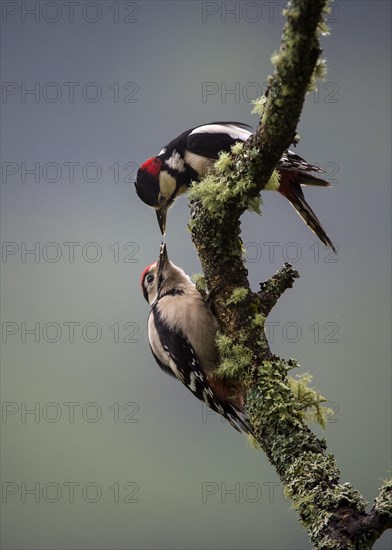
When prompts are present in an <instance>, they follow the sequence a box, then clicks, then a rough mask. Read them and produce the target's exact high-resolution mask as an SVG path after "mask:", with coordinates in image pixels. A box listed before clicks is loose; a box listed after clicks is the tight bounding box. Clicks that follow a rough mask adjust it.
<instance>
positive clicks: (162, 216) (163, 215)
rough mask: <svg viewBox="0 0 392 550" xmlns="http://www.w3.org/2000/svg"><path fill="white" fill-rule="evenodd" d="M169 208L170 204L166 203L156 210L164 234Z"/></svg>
mask: <svg viewBox="0 0 392 550" xmlns="http://www.w3.org/2000/svg"><path fill="white" fill-rule="evenodd" d="M168 209H169V205H167V204H164V205H163V206H162V207H161V208H160V209H159V210H157V211H156V213H157V219H158V224H159V229H160V230H161V233H162V235H164V234H165V233H166V216H167V211H168Z"/></svg>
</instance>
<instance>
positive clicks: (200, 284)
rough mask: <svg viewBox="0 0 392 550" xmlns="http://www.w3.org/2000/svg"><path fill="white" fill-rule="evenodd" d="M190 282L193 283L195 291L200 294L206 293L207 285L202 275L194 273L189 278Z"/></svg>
mask: <svg viewBox="0 0 392 550" xmlns="http://www.w3.org/2000/svg"><path fill="white" fill-rule="evenodd" d="M191 280H192V282H194V283H195V285H196V288H197V290H198V291H199V292H200V293H201V294H205V293H206V291H207V284H206V280H205V277H204V275H203V273H194V274H193V275H192V277H191Z"/></svg>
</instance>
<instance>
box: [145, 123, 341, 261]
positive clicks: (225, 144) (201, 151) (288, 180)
mask: <svg viewBox="0 0 392 550" xmlns="http://www.w3.org/2000/svg"><path fill="white" fill-rule="evenodd" d="M251 135H252V132H251V127H250V126H249V125H248V124H242V123H240V122H212V123H210V124H203V125H202V126H196V127H195V128H191V129H189V130H187V131H186V132H183V133H182V134H180V135H179V136H178V137H176V138H175V139H173V140H172V141H171V142H170V143H168V144H167V145H166V146H165V147H164V148H163V149H162V150H161V151H160V153H159V154H158V156H156V157H152V158H150V159H148V160H146V162H144V163H143V164H142V165H141V166H140V168H139V170H138V172H137V177H136V182H135V187H136V192H137V194H138V195H139V197H140V198H141V200H142V201H143V202H145V203H146V204H148V205H149V206H152V207H153V208H155V210H156V214H157V218H158V223H159V227H160V229H161V232H162V234H164V233H165V230H166V216H167V211H168V209H169V207H170V206H171V205H172V204H173V202H174V200H175V199H176V197H177V196H178V195H181V194H182V193H185V192H186V191H187V189H188V188H189V186H190V185H191V182H192V181H198V180H200V179H202V178H203V177H204V176H205V175H206V174H207V172H208V171H209V170H211V169H212V168H213V166H214V163H215V161H216V160H217V159H218V157H219V153H220V152H221V151H226V152H229V151H230V149H231V146H232V145H234V144H235V143H237V142H245V141H247V139H248V138H249V136H251ZM276 169H277V171H278V172H279V174H280V185H279V189H278V191H279V193H281V194H282V195H283V196H284V197H286V198H287V199H288V200H289V201H290V203H291V204H292V206H293V207H294V208H295V210H296V211H297V212H298V214H299V215H300V216H301V218H302V219H303V220H304V222H305V223H306V224H307V225H308V227H310V229H311V230H312V231H313V232H314V233H315V234H316V235H317V236H318V238H319V239H320V241H321V242H322V243H323V244H325V245H326V246H329V247H331V248H332V250H333V251H334V252H335V253H336V249H335V247H334V244H333V243H332V241H331V240H330V238H329V237H328V235H327V234H326V232H325V230H324V228H323V226H322V225H321V223H320V221H319V220H318V218H317V216H316V214H315V213H314V212H313V210H312V209H311V208H310V206H309V205H308V203H307V202H306V200H305V197H304V194H303V192H302V189H301V185H316V186H320V187H330V184H329V183H328V182H327V181H326V180H323V179H321V178H320V177H318V176H315V175H314V174H313V173H316V174H320V173H321V172H324V170H322V169H321V168H319V167H318V166H314V165H312V164H308V163H307V162H306V161H305V160H304V159H303V158H301V157H300V156H298V155H296V154H295V153H293V152H292V151H289V150H288V151H286V153H285V154H284V155H283V156H282V158H281V159H280V161H279V163H278V165H277V167H276ZM312 172H313V173H312Z"/></svg>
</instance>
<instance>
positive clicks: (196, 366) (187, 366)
mask: <svg viewBox="0 0 392 550" xmlns="http://www.w3.org/2000/svg"><path fill="white" fill-rule="evenodd" d="M148 331H149V340H150V347H151V350H152V352H153V355H154V357H155V360H156V361H157V363H158V365H159V366H160V367H161V368H162V370H163V371H164V372H166V373H168V374H171V375H174V376H175V377H176V378H177V379H178V380H179V381H180V382H182V384H184V386H186V387H187V388H188V390H190V391H191V392H192V393H193V395H194V396H195V397H197V398H198V399H200V401H203V402H204V403H205V404H206V405H208V406H209V407H210V408H211V409H212V410H213V411H215V412H217V413H218V414H221V415H222V416H223V417H224V418H226V419H227V420H228V422H229V423H230V424H231V425H232V426H233V428H235V429H236V430H238V431H239V432H242V433H247V434H249V433H250V434H252V435H254V433H253V431H252V428H251V426H250V423H249V420H248V418H247V416H246V414H244V413H243V412H242V411H240V410H238V409H236V408H235V407H234V406H233V405H232V404H231V403H229V402H228V401H223V400H222V399H220V398H219V397H218V396H217V395H216V394H215V393H214V392H213V390H212V389H211V387H210V385H209V383H208V378H207V376H206V375H205V374H204V372H203V370H202V368H201V365H200V362H199V359H198V358H197V356H196V353H195V351H194V349H193V347H192V344H191V343H190V341H189V340H188V339H187V338H186V337H185V336H183V335H182V334H181V333H178V332H175V331H174V330H171V329H170V328H169V327H168V326H167V324H166V323H165V322H164V321H163V320H162V318H161V316H160V313H159V309H158V308H157V307H153V308H152V310H151V313H150V317H149V322H148Z"/></svg>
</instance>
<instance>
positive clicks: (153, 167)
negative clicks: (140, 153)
mask: <svg viewBox="0 0 392 550" xmlns="http://www.w3.org/2000/svg"><path fill="white" fill-rule="evenodd" d="M140 168H141V169H142V170H145V171H146V172H148V173H149V174H151V175H152V176H155V177H158V176H159V172H160V171H161V168H162V162H161V160H160V159H159V158H158V157H153V158H151V159H148V160H146V162H143V164H142V165H141V167H140Z"/></svg>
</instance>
